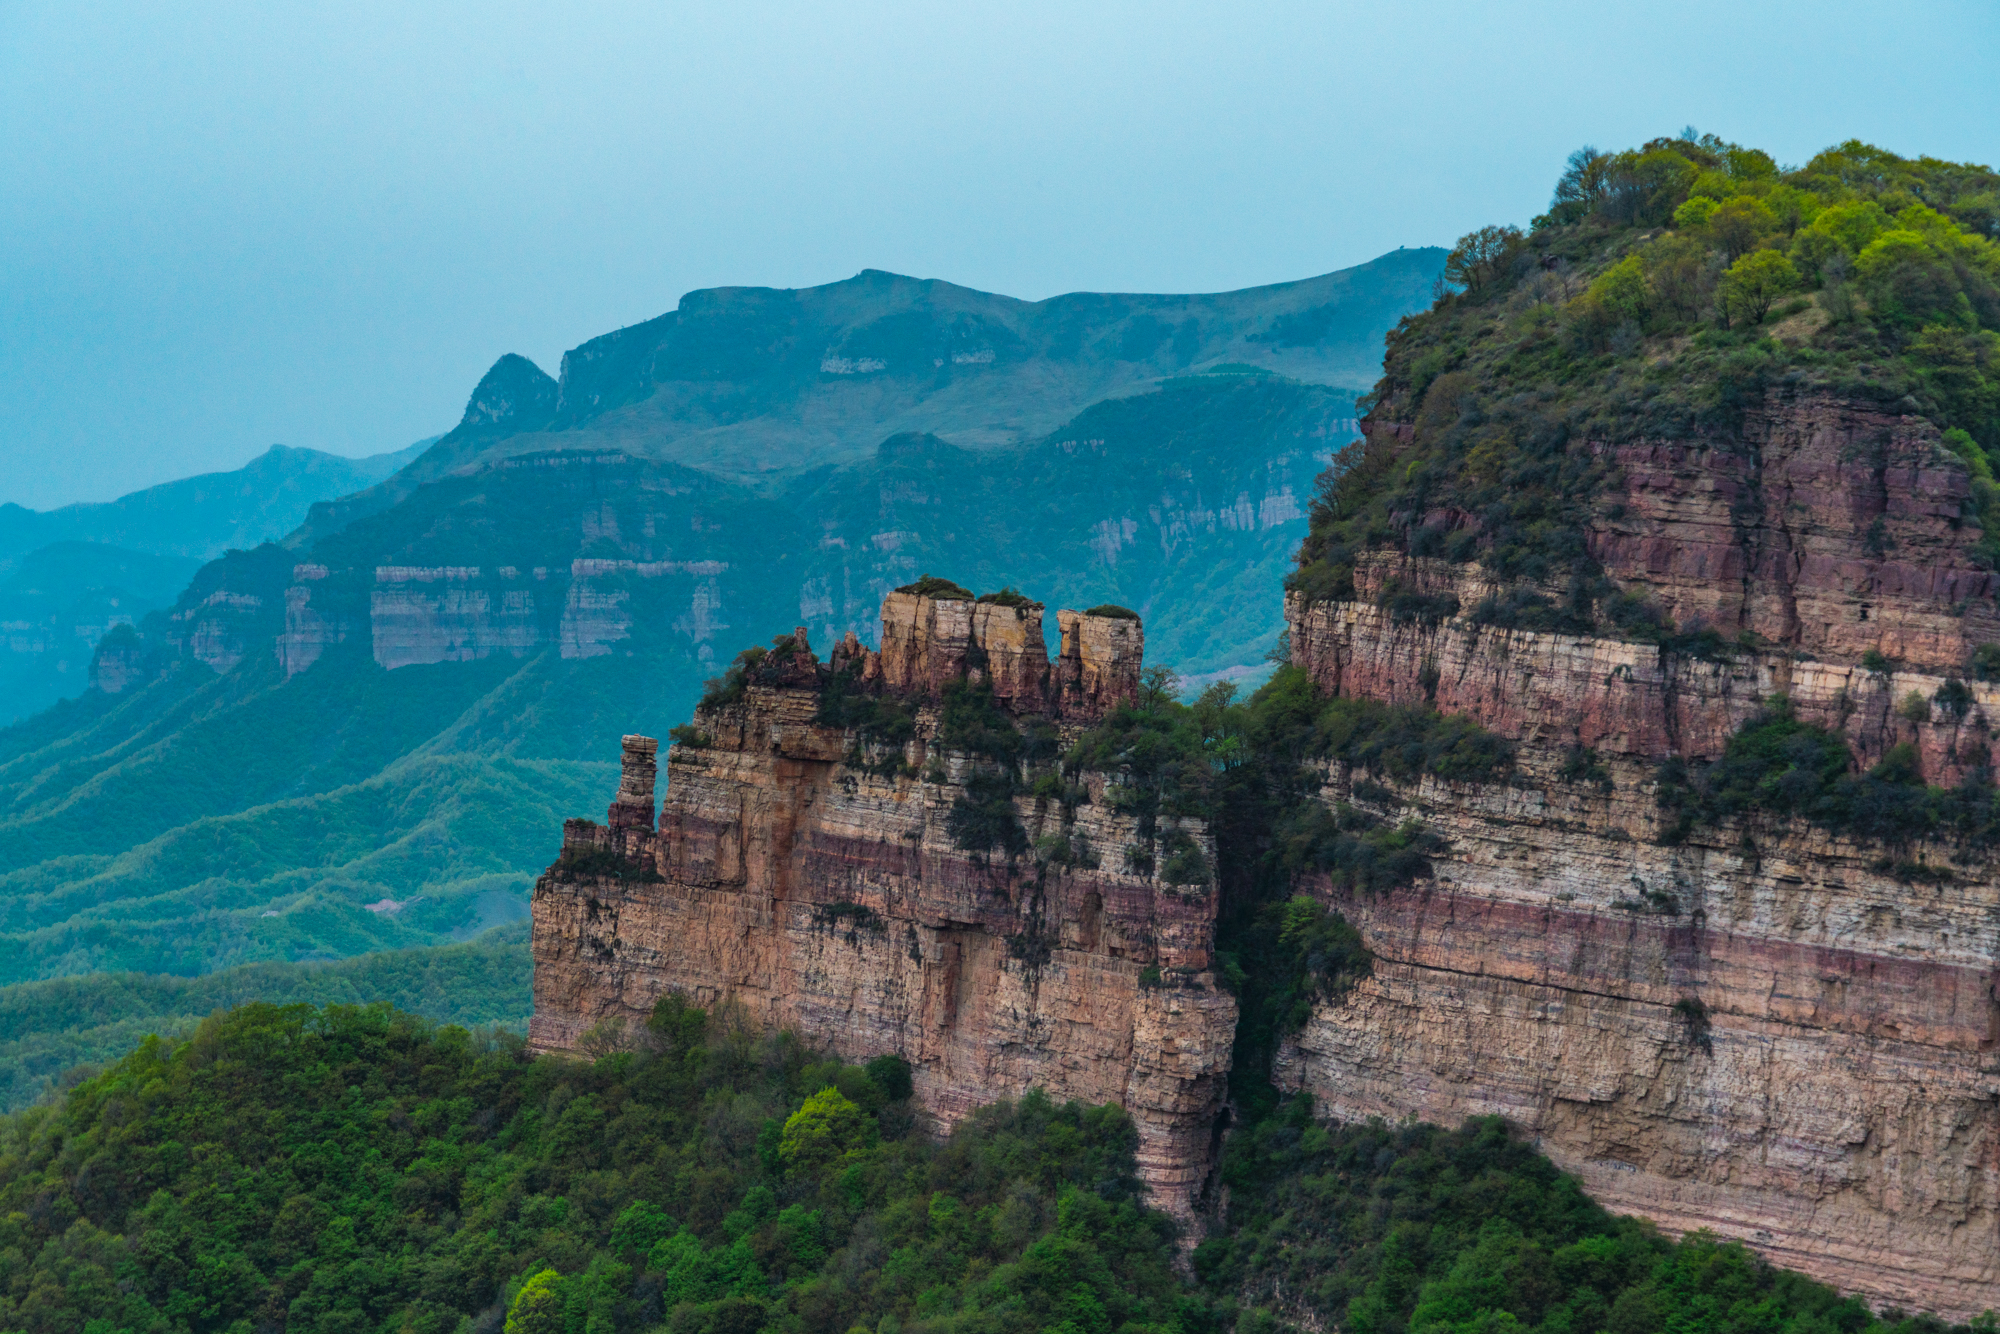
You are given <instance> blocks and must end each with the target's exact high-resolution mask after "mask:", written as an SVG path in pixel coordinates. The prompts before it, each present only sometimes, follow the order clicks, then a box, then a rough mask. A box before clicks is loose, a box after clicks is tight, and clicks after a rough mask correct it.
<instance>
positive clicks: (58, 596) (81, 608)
mask: <svg viewBox="0 0 2000 1334" xmlns="http://www.w3.org/2000/svg"><path fill="white" fill-rule="evenodd" d="M438 439H439V437H437V436H432V437H430V438H429V439H425V440H419V441H417V442H416V443H415V444H413V445H409V446H407V447H405V448H403V449H399V450H395V451H393V452H391V453H385V454H374V455H370V456H369V457H367V458H359V459H350V458H342V457H340V456H339V455H335V454H325V453H321V452H320V451H319V450H316V449H294V448H292V447H290V446H288V445H273V446H271V447H270V448H269V449H267V450H265V451H264V452H263V453H262V454H259V455H258V456H257V457H256V458H254V459H252V460H251V461H250V462H249V463H247V464H245V465H244V466H242V467H241V468H235V469H232V470H230V471H228V472H211V473H203V474H201V475H199V476H196V477H184V478H181V479H180V480H178V481H173V482H166V483H163V484H161V485H159V486H152V487H147V488H145V489H144V490H140V491H134V492H131V493H130V494H129V495H124V496H120V497H119V498H118V499H117V500H112V501H107V502H104V503H102V504H83V505H65V506H63V507H62V508H61V509H54V510H40V511H37V510H31V509H25V508H23V507H22V506H20V505H12V504H8V505H0V724H4V723H8V722H12V721H14V720H15V719H18V718H23V717H26V716H27V715H29V714H31V713H34V712H36V711H38V710H40V709H45V708H47V707H48V706H49V705H50V704H52V703H54V702H55V701H56V700H58V699H61V698H63V697H64V696H66V695H76V694H79V693H81V692H82V691H83V689H84V688H85V686H86V684H87V683H88V679H89V671H90V660H91V654H92V652H93V651H94V650H95V649H96V647H97V643H98V640H99V639H100V638H101V637H102V636H103V635H104V633H105V631H107V630H109V629H110V628H111V627H112V626H114V625H131V624H136V623H138V622H139V621H140V620H142V619H144V617H145V616H146V614H147V613H148V612H151V611H154V610H157V609H159V608H161V607H166V606H169V605H171V604H172V602H173V601H174V597H175V595H176V594H178V593H179V592H180V590H181V589H182V588H184V587H185V586H186V585H187V581H188V577H189V576H190V575H191V574H193V573H194V572H195V570H197V569H199V568H200V567H201V564H202V562H204V561H208V560H213V559H214V558H215V557H217V556H220V555H222V554H223V553H224V552H225V551H228V550H230V549H232V548H236V549H248V548H250V547H254V546H257V545H259V544H260V543H264V542H269V541H271V540H272V539H274V538H278V537H283V536H284V535H285V534H286V533H288V532H290V531H291V530H292V529H294V528H296V527H297V526H298V524H299V521H300V520H302V519H303V518H305V516H306V512H307V510H308V509H309V508H310V507H311V505H312V504H313V502H315V501H318V500H325V499H327V498H329V497H332V496H339V495H345V494H347V493H348V492H350V491H358V490H360V489H362V488H363V487H367V486H372V485H374V484H375V483H376V482H379V481H381V480H382V479H383V478H384V477H387V476H388V475H390V474H391V473H393V472H395V471H396V470H397V469H398V468H401V467H402V466H403V465H405V464H406V463H408V462H409V461H410V460H412V459H414V458H416V457H417V456H418V455H419V454H421V453H423V451H424V450H425V449H427V448H429V447H430V446H431V445H432V444H434V443H435V442H436V441H437V440H438Z"/></svg>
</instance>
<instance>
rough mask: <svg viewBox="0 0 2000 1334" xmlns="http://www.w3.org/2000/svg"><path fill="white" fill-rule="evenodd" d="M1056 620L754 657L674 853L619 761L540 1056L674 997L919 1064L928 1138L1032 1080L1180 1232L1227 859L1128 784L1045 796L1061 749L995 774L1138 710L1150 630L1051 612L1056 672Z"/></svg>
mask: <svg viewBox="0 0 2000 1334" xmlns="http://www.w3.org/2000/svg"><path fill="white" fill-rule="evenodd" d="M1043 610H1044V609H1043V606H1042V604H1041V603H1038V602H1034V601H1031V600H1029V599H1027V598H1024V597H1020V596H1019V595H1018V594H1013V593H1003V594H999V595H995V596H990V597H989V599H988V600H986V601H975V600H974V599H973V597H972V595H971V594H970V593H968V592H966V591H965V590H963V589H961V588H959V587H958V586H957V585H954V584H950V583H948V582H947V581H944V580H930V579H926V580H924V581H922V582H921V583H920V584H919V585H915V586H912V587H911V588H907V589H903V590H899V591H897V592H895V593H891V594H890V595H889V596H888V598H887V599H885V601H884V604H883V611H882V622H883V624H882V648H881V650H880V651H879V652H878V651H874V650H870V649H868V648H865V647H864V646H863V645H862V644H861V643H860V642H859V640H858V639H857V638H856V637H855V636H854V635H852V634H850V635H848V636H847V637H846V638H845V639H843V640H842V641H841V642H840V643H839V644H837V645H835V646H834V648H833V650H832V652H831V653H830V654H829V655H828V656H829V661H828V662H827V663H825V664H824V665H822V664H821V663H820V662H819V661H818V660H817V659H816V658H815V657H814V656H813V653H812V650H811V648H810V646H809V645H808V644H807V642H806V635H805V631H803V630H798V631H795V632H794V633H793V634H791V635H790V636H784V637H781V638H780V639H779V640H777V641H776V642H775V643H773V644H772V646H771V647H770V648H769V649H767V650H762V651H759V652H757V653H754V654H746V655H745V657H744V658H743V659H741V660H740V661H739V663H738V665H737V666H736V667H732V668H731V671H730V675H729V676H728V677H727V678H725V682H724V686H723V688H722V689H721V690H719V691H717V692H716V693H715V694H713V695H712V696H711V697H710V698H709V699H708V700H706V701H705V702H704V703H703V705H702V707H701V709H700V710H699V711H698V714H697V720H696V725H695V726H694V727H693V728H691V729H688V730H686V731H679V730H678V729H677V740H676V744H674V745H673V746H672V747H671V748H670V749H669V750H668V753H667V773H668V784H667V793H666V801H665V804H664V805H663V807H662V808H661V811H660V820H659V829H658V833H657V836H655V835H654V834H652V832H651V831H650V825H649V823H648V822H649V821H650V818H651V792H652V787H651V776H652V763H653V759H654V751H653V749H652V748H651V743H650V742H649V741H647V739H646V738H639V737H631V738H627V739H626V748H625V766H624V781H623V782H622V783H621V786H620V790H619V796H618V800H617V801H615V802H613V804H612V810H611V826H610V827H606V826H599V825H595V824H592V823H590V822H588V821H582V820H573V821H570V822H569V824H568V825H566V826H565V829H564V849H563V855H562V858H561V859H560V860H559V861H558V862H557V863H556V865H554V866H552V867H550V868H549V871H548V872H547V873H546V874H545V875H543V876H542V878H541V879H540V880H539V881H538V882H537V883H536V886H535V897H534V935H533V953H534V960H535V983H534V986H535V1014H534V1020H533V1022H532V1024H531V1026H530V1030H529V1031H530V1037H531V1040H532V1041H533V1043H534V1045H535V1046H536V1047H537V1048H539V1049H541V1050H556V1049H564V1048H568V1047H572V1046H574V1045H575V1044H576V1042H577V1041H578V1039H579V1038H580V1037H582V1035H583V1034H584V1033H585V1032H586V1031H588V1030H589V1029H590V1028H591V1027H592V1026H593V1025H595V1024H598V1023H602V1022H604V1021H606V1020H612V1019H621V1020H624V1021H626V1022H628V1023H636V1022H643V1020H644V1019H645V1018H646V1017H647V1016H648V1015H649V1014H650V1013H651V1011H652V1008H653V1005H654V1004H655V1003H656V1002H657V1001H658V1000H659V998H660V997H661V996H662V995H664V994H666V993H668V992H680V993H683V994H685V995H687V996H689V997H690V998H692V999H693V1000H694V1001H695V1002H696V1003H698V1004H701V1005H716V1004H721V1003H731V1004H738V1005H741V1006H742V1007H743V1009H744V1011H745V1012H747V1014H748V1015H749V1017H750V1018H751V1019H752V1020H753V1021H755V1022H756V1023H758V1024H760V1025H764V1026H767V1027H773V1028H787V1029H791V1030H792V1031H794V1032H796V1033H798V1034H800V1035H801V1036H802V1037H804V1038H805V1039H807V1040H808V1041H810V1042H813V1043H815V1044H818V1045H821V1046H823V1047H825V1048H828V1049H830V1050H832V1051H834V1052H836V1053H838V1054H839V1055H840V1056H841V1057H843V1058H844V1059H847V1060H866V1059H869V1058H871V1057H874V1056H878V1055H883V1054H887V1053H895V1054H898V1055H901V1056H903V1057H904V1058H905V1059H906V1060H908V1061H909V1062H910V1064H911V1067H912V1074H913V1080H914V1085H915V1097H916V1101H917V1104H918V1106H919V1107H920V1108H921V1109H922V1111H923V1112H924V1113H926V1114H927V1116H928V1117H929V1118H930V1120H931V1121H932V1123H933V1124H934V1125H938V1126H945V1125H949V1124H951V1123H952V1122H954V1121H956V1120H957V1119H958V1118H960V1117H961V1116H963V1115H965V1114H966V1113H967V1112H970V1111H971V1110H973V1109H974V1108H976V1107H979V1106H981V1105H983V1104H985V1103H989V1102H992V1101H994V1100H996V1099H1000V1098H1008V1097H1015V1096H1018V1095H1020V1094H1021V1093H1024V1092H1025V1091H1027V1090H1028V1089H1029V1088H1031V1087H1037V1086H1039V1087H1041V1088H1044V1089H1046V1090H1048V1092H1049V1093H1050V1094H1051V1095H1052V1096H1054V1097H1056V1098H1058V1099H1067V1098H1076V1099H1080V1100H1083V1101H1086V1102H1094V1103H1102V1102H1115V1103H1118V1104H1120V1105H1122V1106H1123V1107H1124V1108H1125V1109H1126V1111H1127V1112H1128V1113H1129V1114H1130V1115H1131V1117H1132V1120H1133V1123H1134V1125H1135V1127H1136V1128H1137V1130H1138V1140H1139V1143H1138V1150H1137V1158H1138V1165H1139V1171H1140V1174H1141V1176H1142V1177H1143V1178H1144V1179H1145V1181H1146V1182H1147V1183H1148V1185H1149V1186H1150V1187H1151V1188H1152V1190H1153V1191H1154V1193H1155V1198H1156V1201H1157V1203H1159V1204H1160V1205H1161V1206H1163V1207H1165V1208H1167V1209H1170V1210H1172V1211H1174V1212H1176V1213H1178V1214H1180V1215H1182V1216H1183V1217H1189V1216H1191V1213H1192V1209H1193V1204H1194V1201H1195V1199H1196V1197H1197V1196H1198V1195H1199V1194H1200V1193H1201V1191H1202V1188H1203V1183H1204V1182H1205V1181H1206V1179H1207V1177H1208V1173H1209V1167H1210V1160H1211V1159H1210V1155H1211V1148H1212V1135H1211V1130H1212V1127H1213V1124H1214V1119H1215V1115H1216V1113H1217V1112H1218V1111H1219V1109H1220V1107H1221V1103H1222V1096H1223V1091H1224V1086H1225V1082H1226V1075H1227V1071H1228V1068H1229V1052H1230V1047H1231V1043H1232V1040H1233V1037H1234V1034H1235V1026H1236V1002H1235V1000H1234V998H1233V997H1231V996H1230V994H1229V993H1228V992H1227V991H1224V990H1222V989H1221V988H1220V987H1219V986H1218V985H1217V983H1216V979H1215V975H1214V973H1213V972H1212V971H1211V961H1212V959H1213V957H1214V947H1215V917H1216V905H1217V890H1216V886H1215V884H1214V876H1213V874H1212V871H1210V870H1209V869H1208V868H1212V867H1213V866H1214V865H1215V848H1214V842H1213V840H1212V838H1211V837H1210V836H1209V834H1208V831H1207V830H1206V829H1205V828H1204V827H1203V826H1202V825H1201V823H1200V822H1199V821H1196V820H1191V819H1183V818H1177V817H1171V816H1164V815H1163V816H1161V817H1159V819H1158V821H1157V825H1155V824H1153V823H1142V821H1141V817H1140V816H1139V815H1138V814H1137V813H1136V812H1135V811H1133V810H1130V809H1126V808H1125V807H1126V803H1122V802H1119V801H1116V800H1114V799H1113V794H1112V793H1111V792H1110V791H1108V790H1107V789H1108V787H1109V786H1110V785H1111V784H1113V783H1115V782H1116V781H1118V780H1117V778H1116V777H1115V776H1109V775H1105V774H1102V773H1095V772H1090V771H1085V772H1083V773H1081V774H1076V775H1064V776H1063V777H1064V779H1065V784H1064V792H1065V797H1064V799H1062V800H1055V799H1052V798H1047V797H1043V798H1037V797H1036V796H1034V795H1033V793H1032V791H1031V780H1034V779H1038V778H1047V777H1050V776H1052V775H1055V761H1054V758H1053V756H1052V755H1050V754H1049V752H1048V750H1047V748H1046V745H1045V744H1044V745H1043V747H1042V749H1041V750H1039V751H1038V752H1037V753H1038V754H1039V755H1040V756H1041V758H1039V759H1038V760H1037V761H1035V764H1038V765H1040V766H1043V767H1042V768H1041V769H1039V770H1037V769H1035V768H1034V766H1032V765H1030V764H1028V763H1027V762H1025V761H1023V762H1020V763H1010V762H1009V761H1008V760H1006V759H1005V758H1001V757H1002V756H1004V755H1005V754H1006V753H1007V752H1008V750H1009V748H1008V747H1007V746H1005V745H996V744H995V743H994V742H993V740H992V739H993V738H994V736H995V735H996V734H997V733H999V732H1000V731H1001V729H1004V728H1005V727H1007V726H1008V725H1009V724H1010V723H1011V724H1013V725H1015V726H1017V728H1018V729H1019V730H1020V731H1021V732H1022V734H1023V742H1024V747H1023V749H1024V750H1025V743H1026V741H1027V740H1028V739H1029V737H1030V736H1032V737H1034V738H1039V739H1040V740H1041V741H1043V742H1044V743H1045V742H1046V740H1047V738H1048V735H1049V731H1050V729H1049V726H1048V724H1049V722H1051V721H1054V722H1057V723H1059V724H1060V728H1061V730H1064V731H1071V730H1074V731H1081V730H1083V729H1084V728H1087V727H1089V726H1091V725H1093V724H1094V723H1096V722H1097V721H1099V720H1100V719H1101V718H1102V717H1103V716H1104V714H1105V713H1107V712H1108V711H1110V710H1111V709H1113V708H1115V707H1116V706H1117V705H1118V704H1120V703H1123V702H1127V701H1131V700H1134V699H1135V698H1136V695H1137V688H1138V680H1139V670H1140V663H1141V649H1142V646H1143V639H1142V636H1141V631H1140V626H1139V622H1138V619H1137V617H1135V616H1133V615H1132V614H1131V613H1129V612H1124V611H1122V610H1118V609H1097V610H1096V611H1095V612H1094V613H1082V612H1074V611H1062V612H1059V613H1058V617H1059V620H1060V622H1061V624H1062V627H1063V651H1062V655H1061V657H1060V658H1058V659H1057V660H1056V661H1055V662H1054V663H1051V662H1050V660H1049V657H1048V654H1047V650H1046V648H1045V647H1044V641H1043V635H1042V615H1043ZM1113 611H1115V613H1116V614H1112V613H1113ZM961 681H970V682H974V683H980V682H984V683H987V684H990V686H991V687H992V701H993V705H997V706H998V708H997V714H998V716H996V714H995V713H994V712H983V713H982V711H983V710H985V709H989V708H990V707H991V706H984V705H982V704H981V703H980V702H979V700H978V699H977V698H975V699H974V700H972V701H970V703H971V705H972V710H973V712H974V713H975V714H982V716H980V717H978V718H977V720H976V725H975V727H974V729H973V731H974V732H975V733H976V734H977V736H978V738H979V739H977V740H974V741H972V742H970V743H969V744H970V746H971V748H970V749H967V748H962V747H960V746H957V745H955V744H954V739H953V734H952V732H951V730H950V729H948V728H947V726H946V720H945V717H944V715H945V712H946V711H945V710H944V709H942V708H941V707H939V706H940V705H941V704H942V703H943V702H944V700H945V699H946V696H947V692H948V691H949V690H950V688H952V687H954V686H955V685H956V684H957V683H959V682H961ZM1170 845H1171V846H1173V847H1176V848H1179V849H1180V850H1181V854H1180V855H1179V856H1178V858H1175V857H1170V856H1169V855H1168V853H1167V848H1168V847H1169V846H1170ZM1190 848H1191V849H1193V850H1194V851H1196V852H1198V853H1199V855H1198V856H1196V857H1193V858H1192V861H1193V862H1194V863H1197V864H1198V865H1199V866H1200V867H1201V868H1202V869H1201V870H1199V871H1198V872H1196V873H1195V874H1196V875H1198V876H1199V877H1201V878H1200V880H1199V882H1196V883H1189V879H1190V877H1189V873H1188V870H1187V867H1188V865H1189V862H1190V858H1189V857H1188V855H1187V853H1188V850H1189V849H1190ZM1154 867H1159V868H1161V870H1160V871H1159V872H1158V873H1156V872H1155V870H1154V869H1153V868H1154ZM1169 875H1171V876H1172V879H1169V878H1168V877H1169Z"/></svg>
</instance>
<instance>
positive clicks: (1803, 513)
mask: <svg viewBox="0 0 2000 1334" xmlns="http://www.w3.org/2000/svg"><path fill="white" fill-rule="evenodd" d="M1606 452H1607V453H1609V454H1610V455H1611V456H1612V457H1613V458H1614V459H1615V460H1616V462H1617V463H1618V465H1619V469H1620V474H1621V479H1622V480H1621V483H1620V485H1619V486H1618V487H1617V488H1615V490H1614V494H1613V495H1612V496H1610V497H1609V498H1608V501H1607V504H1606V505H1605V506H1604V507H1602V508H1601V509H1600V513H1599V516H1598V518H1597V519H1596V521H1595V523H1594V524H1593V530H1592V532H1591V534H1590V543H1591V554H1593V555H1594V556H1596V557H1597V558H1598V560H1599V561H1601V562H1602V563H1603V565H1604V568H1605V572H1606V573H1608V574H1610V575H1611V576H1612V577H1613V578H1615V579H1617V580H1618V581H1619V583H1620V584H1622V585H1624V586H1625V587H1627V588H1629V589H1635V590H1644V591H1649V592H1651V593H1652V594H1653V596H1654V597H1655V598H1656V599H1657V600H1658V601H1659V602H1660V604H1661V606H1662V607H1663V608H1664V609H1665V610H1666V611H1667V612H1668V614H1669V615H1671V616H1672V617H1673V619H1674V620H1675V622H1676V623H1678V624H1680V625H1682V626H1684V627H1685V626H1688V625H1691V624H1693V623H1695V622H1696V621H1697V619H1699V620H1703V621H1706V622H1708V623H1710V624H1712V625H1714V626H1716V627H1717V628H1719V629H1721V630H1723V631H1724V632H1725V634H1727V635H1729V636H1731V637H1733V636H1734V635H1735V634H1736V633H1738V632H1739V631H1744V630H1747V631H1751V632H1753V633H1755V634H1758V635H1761V636H1762V637H1763V638H1765V639H1767V640H1769V641H1771V642H1773V643H1780V644H1785V645H1787V646H1789V647H1793V648H1796V649H1798V650H1799V651H1801V652H1804V653H1806V654H1809V655H1811V656H1814V657H1831V658H1858V657H1860V655H1861V654H1863V653H1865V652H1867V651H1868V650H1869V649H1876V650H1879V651H1880V652H1882V653H1883V654H1885V655H1887V656H1888V657H1890V658H1894V659H1897V660H1900V661H1904V662H1907V663H1909V664H1910V665H1911V666H1913V667H1924V668H1929V669H1934V670H1953V669H1956V668H1958V667H1959V666H1961V665H1962V664H1963V663H1964V661H1965V659H1966V655H1967V654H1968V653H1969V652H1970V651H1971V650H1972V648H1973V646H1975V645H1976V644H1980V643H1985V642H1991V641H1993V640H1995V639H2000V616H1996V614H1995V604H1994V597H1995V595H1996V594H2000V575H1996V574H1995V573H1993V572H1992V571H1991V570H1986V569H1982V568H1980V567H1979V566H1978V564H1977V563H1976V562H1974V561H1973V560H1972V559H1971V555H1972V550H1973V547H1974V546H1975V544H1976V543H1977V542H1978V540H1979V529H1978V526H1977V525H1976V524H1971V523H1966V522H1964V506H1965V502H1966V500H1967V497H1968V495H1969V485H1970V484H1969V481H1968V477H1967V474H1966V470H1965V467H1964V465H1963V464H1961V463H1960V462H1959V461H1958V459H1957V458H1955V457H1954V456H1953V455H1952V454H1951V452H1950V451H1949V450H1948V449H1946V448H1945V447H1944V446H1943V444H1942V443H1941V442H1940V440H1939V435H1938V430H1937V428H1936V427H1935V426H1933V425H1931V423H1930V422H1928V421H1926V420H1924V419H1923V418H1921V417H1908V416H1902V415H1898V414H1892V413H1886V412H1883V411H1880V410H1879V409H1875V408H1870V407H1863V406H1857V405H1855V404H1852V403H1847V402H1842V401H1839V400H1836V399H1832V398H1829V397H1827V396H1825V395H1824V394H1817V393H1815V394H1803V395H1798V396H1792V395H1789V394H1782V393H1780V394H1774V395H1772V396H1771V397H1770V399H1769V400H1767V401H1766V402H1765V403H1764V404H1762V405H1760V406H1759V407H1757V408H1754V409H1753V410H1751V411H1750V412H1749V413H1748V414H1747V416H1746V420H1745V422H1744V425H1743V430H1742V432H1741V435H1740V436H1739V437H1737V438H1732V439H1727V440H1721V441H1715V442H1703V443H1690V442H1687V441H1642V442H1638V443H1634V444H1629V445H1620V446H1617V447H1615V448H1610V449H1608V450H1607V451H1606Z"/></svg>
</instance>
